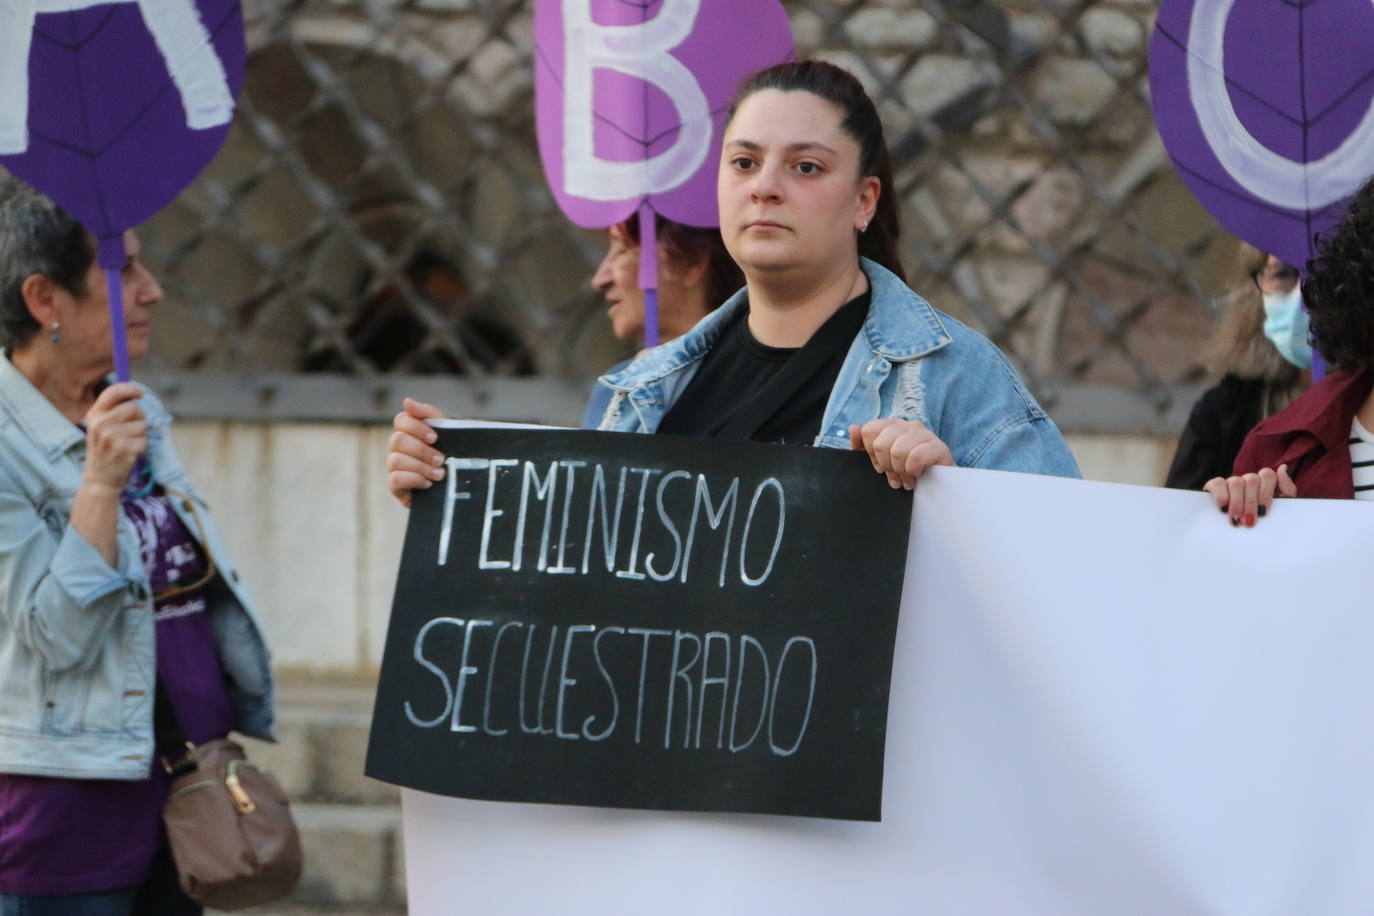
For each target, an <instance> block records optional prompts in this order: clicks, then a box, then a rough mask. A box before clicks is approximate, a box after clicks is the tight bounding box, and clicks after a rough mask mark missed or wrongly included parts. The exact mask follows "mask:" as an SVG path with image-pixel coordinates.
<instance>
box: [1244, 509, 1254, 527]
mask: <svg viewBox="0 0 1374 916" xmlns="http://www.w3.org/2000/svg"><path fill="white" fill-rule="evenodd" d="M1245 527H1246V528H1253V527H1255V513H1253V512H1251V513H1249V514H1248V515H1246V516H1245Z"/></svg>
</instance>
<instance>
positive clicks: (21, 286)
mask: <svg viewBox="0 0 1374 916" xmlns="http://www.w3.org/2000/svg"><path fill="white" fill-rule="evenodd" d="M125 252H126V257H127V260H126V262H125V264H124V267H123V269H122V271H121V273H120V278H121V282H122V284H123V296H124V308H125V319H126V335H127V339H128V348H129V356H130V357H131V358H134V359H138V358H140V357H143V356H146V355H147V353H148V349H149V334H150V332H151V328H152V320H153V317H154V316H155V315H156V314H157V310H156V306H157V305H158V303H159V302H160V301H161V300H162V288H161V287H160V286H159V285H158V282H157V280H156V279H154V277H153V275H152V274H151V273H150V272H149V271H148V268H147V267H146V266H145V265H144V264H143V262H142V260H141V259H140V256H139V243H138V239H137V237H136V236H135V235H134V234H133V233H132V232H129V233H126V234H125ZM105 276H106V275H105V271H104V270H102V269H101V268H100V266H99V265H98V264H97V263H96V261H95V239H94V238H92V236H91V235H90V234H89V233H88V232H86V230H85V229H83V228H82V227H81V225H80V224H78V223H77V222H76V220H74V219H73V218H72V217H71V216H70V215H69V214H67V213H66V212H65V211H64V210H62V209H61V208H59V207H58V206H57V205H55V204H54V203H53V202H52V201H50V200H48V199H47V198H46V197H44V196H42V195H40V194H38V193H37V192H35V191H33V190H32V189H30V188H29V187H27V186H26V185H23V184H22V183H20V182H18V181H15V180H13V179H4V178H0V346H3V348H4V354H3V356H0V914H3V916H17V914H25V916H45V914H80V916H126V914H159V916H167V914H172V916H177V914H196V913H199V912H200V911H201V908H200V907H199V906H198V905H197V904H195V903H193V902H192V901H191V899H190V898H188V897H187V896H186V895H185V894H183V893H182V891H181V888H180V887H179V885H178V882H177V873H176V869H175V868H174V866H173V865H172V862H171V858H170V856H169V854H168V850H167V845H166V835H165V832H164V830H163V825H162V806H163V803H164V802H165V801H166V800H167V789H168V785H169V782H170V776H169V775H168V774H167V772H166V770H165V769H164V767H163V762H162V760H161V755H160V754H159V750H158V749H157V748H155V746H154V706H155V703H156V704H157V705H158V707H159V713H162V714H164V715H165V709H164V708H163V707H162V706H161V702H162V698H163V697H165V698H166V700H167V701H168V702H169V703H170V709H171V711H173V712H174V713H175V717H176V719H177V721H178V723H179V725H180V727H181V731H182V732H183V733H184V734H185V736H186V738H187V739H189V740H190V741H192V742H194V743H196V744H200V743H203V742H206V741H209V740H212V739H215V738H222V737H224V736H225V735H226V734H227V733H228V732H229V731H230V730H231V729H233V730H237V731H239V732H242V733H244V734H247V735H252V736H254V737H257V738H264V739H267V740H271V739H272V720H273V708H272V676H271V673H270V669H269V667H268V655H267V648H266V645H265V643H264V640H263V636H262V632H261V630H260V628H259V626H258V623H257V621H256V619H255V618H254V616H253V612H252V608H251V605H250V604H249V601H248V598H247V596H246V595H245V593H244V591H243V588H242V586H241V585H240V584H239V581H238V573H237V572H236V571H235V567H234V564H233V562H232V561H231V560H230V559H229V557H228V556H227V554H226V553H225V549H224V545H223V542H222V540H221V538H220V537H219V534H218V532H217V531H216V528H215V525H214V522H213V521H212V520H211V518H210V513H209V509H208V508H206V507H205V506H204V504H203V503H201V501H200V497H199V496H198V495H196V493H195V492H194V490H193V489H192V488H191V484H190V482H189V481H188V480H187V477H186V471H185V470H184V469H183V468H182V466H181V463H180V462H179V460H178V459H177V456H176V453H175V452H174V451H173V449H172V441H171V435H170V433H171V429H170V423H171V417H170V416H169V415H168V413H167V411H166V409H165V408H163V406H162V405H161V404H160V403H159V402H158V400H157V399H156V398H155V397H154V396H153V395H152V393H151V392H149V391H147V390H146V389H145V388H143V387H142V386H140V385H136V384H133V383H129V382H125V383H117V384H110V383H109V379H108V376H109V374H110V372H111V371H112V370H113V368H114V358H113V355H112V354H113V347H112V333H111V327H110V308H109V297H108V293H107V286H106V279H105ZM155 697H157V698H158V699H157V700H156V701H155ZM175 759H180V758H179V757H178V758H175ZM175 759H174V760H173V762H175Z"/></svg>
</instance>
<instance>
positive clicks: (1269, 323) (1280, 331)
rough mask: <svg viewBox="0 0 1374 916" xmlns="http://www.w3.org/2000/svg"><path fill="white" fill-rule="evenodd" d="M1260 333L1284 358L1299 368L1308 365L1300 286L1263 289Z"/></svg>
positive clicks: (1308, 351)
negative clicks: (1276, 290) (1272, 290)
mask: <svg viewBox="0 0 1374 916" xmlns="http://www.w3.org/2000/svg"><path fill="white" fill-rule="evenodd" d="M1262 295H1263V296H1264V336H1265V337H1268V338H1269V340H1270V341H1271V342H1272V343H1273V344H1274V346H1275V347H1276V348H1278V351H1279V353H1280V354H1281V355H1282V356H1283V358H1284V359H1286V360H1288V362H1290V363H1292V364H1293V365H1295V366H1297V367H1298V368H1299V369H1311V368H1312V345H1311V344H1309V343H1308V342H1307V325H1308V322H1307V313H1306V312H1305V311H1303V308H1302V290H1301V288H1299V287H1298V286H1297V285H1294V287H1293V288H1292V289H1290V290H1289V291H1288V292H1286V293H1263V294H1262Z"/></svg>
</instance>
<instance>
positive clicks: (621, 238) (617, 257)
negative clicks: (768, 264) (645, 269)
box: [582, 216, 744, 429]
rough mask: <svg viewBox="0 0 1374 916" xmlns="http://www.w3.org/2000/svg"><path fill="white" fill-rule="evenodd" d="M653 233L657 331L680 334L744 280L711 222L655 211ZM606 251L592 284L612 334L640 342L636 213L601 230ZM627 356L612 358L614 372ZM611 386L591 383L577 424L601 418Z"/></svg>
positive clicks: (592, 424)
mask: <svg viewBox="0 0 1374 916" xmlns="http://www.w3.org/2000/svg"><path fill="white" fill-rule="evenodd" d="M655 219H656V220H657V221H658V222H657V228H656V229H655V232H656V233H657V235H658V336H659V343H667V342H668V341H670V340H673V339H674V338H676V337H679V336H681V335H682V334H683V333H684V332H685V331H686V330H687V329H688V328H690V327H691V326H692V325H694V324H696V323H697V322H698V321H700V320H701V319H702V318H704V317H705V316H706V314H707V313H708V312H710V311H711V310H712V309H714V308H715V307H716V306H718V305H720V304H721V303H722V302H724V301H725V300H726V299H728V298H730V296H731V295H732V294H733V293H734V292H735V290H737V289H739V288H740V287H741V286H743V285H744V274H742V273H741V272H740V269H739V265H737V264H736V263H735V262H734V260H733V259H731V257H730V253H729V252H728V251H726V250H725V244H724V243H723V242H722V241H721V238H720V230H719V229H717V228H716V227H715V226H705V227H697V226H684V225H683V224H682V223H675V222H673V221H672V220H668V219H664V218H663V217H661V216H658V217H655ZM606 235H607V237H608V244H607V247H606V256H605V257H604V258H602V259H601V264H600V266H598V267H597V269H596V273H595V274H593V275H592V286H593V287H595V288H596V289H597V290H599V291H600V292H601V294H602V295H603V296H604V297H605V299H606V302H607V304H608V305H609V306H610V307H609V308H608V309H607V310H606V317H608V318H609V319H610V320H611V333H612V334H614V335H615V336H616V337H617V338H619V339H620V340H624V341H629V342H632V343H634V344H635V345H636V346H638V347H642V346H644V326H645V319H644V290H642V289H640V288H639V253H640V249H639V218H638V217H637V216H632V217H630V218H629V219H627V220H625V221H623V222H619V223H616V224H615V225H614V226H611V227H610V228H609V229H607V230H606ZM626 362H628V360H626V361H624V362H621V363H617V364H616V365H615V366H612V367H611V368H610V369H608V370H607V372H614V371H616V370H617V369H619V368H621V367H622V366H624V365H625V363H626ZM610 402H611V389H609V388H607V387H606V386H605V385H603V384H601V383H600V382H599V381H598V382H597V383H596V384H594V385H593V386H592V391H591V396H590V397H589V398H588V399H587V409H586V412H585V413H584V415H583V417H582V426H583V427H584V428H586V429H595V428H596V427H597V426H598V425H599V424H600V423H601V417H602V415H603V414H605V412H606V406H607V405H608V404H610Z"/></svg>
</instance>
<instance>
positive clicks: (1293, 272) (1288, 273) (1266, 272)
mask: <svg viewBox="0 0 1374 916" xmlns="http://www.w3.org/2000/svg"><path fill="white" fill-rule="evenodd" d="M1250 279H1252V280H1254V281H1255V285H1256V286H1259V287H1261V288H1263V287H1264V285H1265V284H1271V283H1281V284H1283V285H1284V286H1291V285H1293V284H1296V283H1297V282H1298V269H1297V268H1296V267H1290V266H1289V265H1287V264H1281V265H1279V266H1278V267H1273V266H1271V265H1268V264H1266V265H1265V266H1264V267H1261V268H1260V269H1259V270H1257V271H1255V272H1254V273H1252V274H1250Z"/></svg>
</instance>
